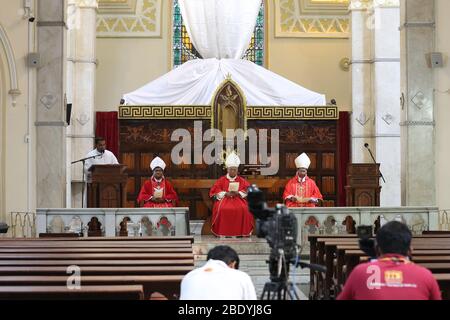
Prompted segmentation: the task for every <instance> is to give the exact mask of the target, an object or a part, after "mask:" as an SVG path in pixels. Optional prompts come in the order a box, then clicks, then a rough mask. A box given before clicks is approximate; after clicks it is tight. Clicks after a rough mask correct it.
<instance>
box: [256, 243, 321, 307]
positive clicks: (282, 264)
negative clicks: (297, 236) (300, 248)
mask: <svg viewBox="0 0 450 320" xmlns="http://www.w3.org/2000/svg"><path fill="white" fill-rule="evenodd" d="M299 258H300V256H299V255H298V252H297V257H296V259H295V261H287V260H286V257H285V255H284V250H282V249H281V250H279V252H278V256H275V255H271V256H270V260H269V261H267V263H268V264H269V270H270V281H269V282H266V283H265V284H264V288H263V292H262V294H261V300H287V299H286V298H287V297H289V300H300V297H299V296H298V294H297V291H296V290H295V288H296V286H295V284H294V283H292V282H290V281H289V265H290V264H291V263H292V264H293V266H294V268H297V267H300V268H302V269H303V268H308V269H311V270H314V271H317V272H322V273H326V271H327V270H326V268H325V267H324V266H321V265H316V264H310V263H306V262H300V261H299ZM265 297H266V298H265Z"/></svg>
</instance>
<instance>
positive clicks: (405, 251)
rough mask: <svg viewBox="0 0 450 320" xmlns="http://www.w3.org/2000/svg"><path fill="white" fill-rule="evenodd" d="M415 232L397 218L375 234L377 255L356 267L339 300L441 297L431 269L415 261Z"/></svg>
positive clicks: (429, 298)
mask: <svg viewBox="0 0 450 320" xmlns="http://www.w3.org/2000/svg"><path fill="white" fill-rule="evenodd" d="M411 239H412V234H411V231H410V230H409V229H408V227H407V226H406V225H405V224H403V223H401V222H397V221H392V222H389V223H387V224H386V225H384V226H383V227H382V228H381V229H380V230H379V231H378V232H377V236H376V245H375V250H376V254H377V257H378V259H376V260H372V261H371V262H369V263H364V264H360V265H358V266H357V267H356V268H355V269H353V271H352V273H351V274H350V276H349V278H348V279H347V282H346V283H345V286H344V289H343V291H342V292H341V294H340V295H339V296H338V298H337V299H338V300H441V299H442V298H441V292H440V290H439V286H438V284H437V282H436V280H435V279H434V277H433V275H432V274H431V272H430V271H429V270H428V269H425V268H423V267H421V266H419V265H416V264H414V263H413V262H411V261H410V259H409V258H408V257H409V256H410V255H411V252H412V249H411Z"/></svg>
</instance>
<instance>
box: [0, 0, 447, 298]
mask: <svg viewBox="0 0 450 320" xmlns="http://www.w3.org/2000/svg"><path fill="white" fill-rule="evenodd" d="M0 7H1V10H0V300H3V299H41V298H46V299H61V298H62V299H66V298H73V297H76V298H81V299H95V298H99V297H100V298H103V299H117V298H119V299H146V300H148V299H158V298H159V299H179V297H180V283H181V281H182V279H183V277H184V276H185V275H186V274H188V273H189V272H190V271H192V270H194V269H195V268H197V267H200V266H202V265H203V264H204V263H205V262H207V260H208V259H207V255H208V251H209V250H211V249H213V248H215V247H216V246H220V245H227V246H230V247H232V248H234V250H236V252H237V253H238V254H239V256H240V259H241V261H240V268H239V269H240V270H242V271H244V272H246V273H247V274H248V275H249V276H250V278H251V280H252V282H253V284H254V287H255V291H256V294H257V296H258V298H259V297H261V298H263V297H264V295H265V294H267V292H266V291H267V288H268V287H267V282H268V281H270V280H271V281H272V282H273V281H275V280H274V279H278V280H279V279H280V278H283V277H281V276H280V274H278V276H276V275H274V273H275V271H274V270H275V269H276V268H274V266H273V265H272V264H271V263H275V262H276V263H278V262H279V259H281V258H280V257H281V253H280V256H277V254H278V252H279V250H278V249H280V248H278V247H277V248H276V247H275V246H276V245H275V244H274V243H277V245H278V244H279V242H282V243H283V245H284V246H285V247H283V248H284V249H283V250H285V251H283V252H284V253H283V255H284V254H286V257H284V256H283V259H287V260H288V259H293V260H292V261H294V260H295V259H296V258H298V259H301V260H302V261H305V263H307V265H304V266H302V267H299V266H298V265H297V266H296V265H295V263H294V262H295V261H294V262H293V263H294V265H291V266H290V268H289V264H290V262H292V261H288V266H287V267H284V268H283V272H285V273H286V277H285V278H283V279H284V280H283V281H287V279H289V281H291V282H289V283H290V284H291V283H292V284H293V288H291V289H292V290H290V291H289V296H290V298H292V299H300V300H308V299H309V300H319V299H336V298H337V297H338V295H339V294H340V293H341V292H342V291H343V287H344V285H345V283H346V280H347V279H348V278H349V275H350V273H351V271H352V270H355V268H357V266H358V265H359V264H360V263H362V262H364V261H366V260H367V254H366V251H364V250H362V251H361V250H360V246H359V245H358V241H357V240H358V237H359V238H361V232H363V231H364V230H366V231H367V230H369V231H368V232H369V233H370V237H371V239H372V238H374V237H376V234H377V231H379V230H380V228H382V227H383V226H384V225H386V224H387V223H388V222H392V221H398V222H401V223H403V224H405V225H407V226H408V228H409V230H410V232H411V235H412V244H413V247H414V252H413V254H412V260H413V261H414V262H415V263H416V264H419V265H421V266H423V267H425V268H428V269H429V270H431V272H432V274H433V276H434V277H435V279H436V281H437V283H438V284H439V288H440V290H441V293H442V298H443V299H450V266H449V265H448V261H449V260H450V251H448V249H449V248H450V220H449V219H450V218H449V213H450V197H449V196H448V195H449V192H450V166H449V165H448V159H449V158H450V146H449V144H448V141H447V139H448V137H450V126H447V125H445V121H446V120H448V119H450V64H449V54H450V20H448V17H447V16H448V14H449V13H450V1H448V0H246V1H243V0H240V1H238V0H227V1H225V0H209V1H208V0H0ZM96 161H97V162H96ZM302 170H303V171H302ZM158 172H159V173H158ZM302 172H304V173H302ZM251 185H252V186H253V187H252V188H249V186H251ZM290 186H292V188H291V189H289V188H290ZM256 187H257V188H256ZM313 189H314V190H315V191H312V190H313ZM257 191H258V192H259V193H258V192H257ZM19 195H20V197H19ZM256 201H260V203H258V204H257V203H256ZM263 202H264V203H265V204H264V206H263ZM281 204H285V205H286V206H287V207H288V208H286V207H284V206H282V205H281ZM285 209H286V210H285ZM269 212H270V214H269ZM283 213H284V214H285V215H284V216H283V217H285V218H286V219H288V217H290V219H291V220H290V222H289V223H288V226H286V224H282V223H281V222H280V223H279V224H278V222H277V223H274V224H273V225H272V224H271V225H270V226H271V227H270V228H272V229H270V228H269V224H268V223H266V225H265V227H266V229H264V227H262V226H263V224H264V223H265V222H267V221H268V220H270V219H274V220H273V221H278V220H276V219H278V218H277V217H278V216H280V215H282V214H283ZM270 215H271V216H270ZM269 216H270V217H269ZM280 219H281V218H280ZM241 220H242V221H241ZM280 221H281V220H280ZM282 228H285V229H282ZM244 230H245V231H244ZM271 232H273V234H271ZM289 232H292V235H293V237H291V238H289V239H290V240H291V241H293V242H294V243H293V244H292V247H291V248H290V249H292V250H293V251H295V254H294V253H292V257H291V256H289V255H290V254H291V253H289V252H290V249H288V248H287V244H286V243H287V242H288V241H287V239H288V237H285V235H286V233H289ZM268 235H271V237H268ZM283 237H284V238H283ZM265 238H266V239H265ZM268 238H270V239H272V240H270V241H267V240H268ZM274 238H277V239H279V242H276V241H274V240H273V239H274ZM292 239H293V240H292ZM271 241H272V242H271ZM294 247H295V250H294ZM277 250H278V251H277ZM287 256H289V257H288V258H287ZM268 257H270V262H269V264H268V263H266V260H267V259H268ZM308 263H310V264H313V265H321V266H324V267H326V270H325V271H321V269H320V268H319V269H314V267H311V265H309V264H308ZM69 266H72V267H73V266H75V269H74V270H72V271H73V272H74V273H73V274H74V277H76V276H77V272H81V273H82V274H83V275H82V276H81V289H80V288H79V290H71V288H69V287H70V286H69V284H68V283H69V282H68V280H67V268H68V267H69ZM280 270H281V269H280ZM133 277H135V279H133ZM74 283H75V284H74V285H77V281H75V282H74ZM66 284H67V285H66ZM12 288H13V289H12Z"/></svg>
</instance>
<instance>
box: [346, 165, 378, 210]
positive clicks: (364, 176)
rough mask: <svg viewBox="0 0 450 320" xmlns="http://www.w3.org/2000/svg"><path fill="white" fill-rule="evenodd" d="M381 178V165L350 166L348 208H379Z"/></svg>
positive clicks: (347, 189) (347, 195) (347, 187)
mask: <svg viewBox="0 0 450 320" xmlns="http://www.w3.org/2000/svg"><path fill="white" fill-rule="evenodd" d="M380 177H381V175H380V164H356V163H354V164H349V165H348V167H347V184H348V185H347V186H345V193H346V204H347V207H379V206H380V192H381V186H380Z"/></svg>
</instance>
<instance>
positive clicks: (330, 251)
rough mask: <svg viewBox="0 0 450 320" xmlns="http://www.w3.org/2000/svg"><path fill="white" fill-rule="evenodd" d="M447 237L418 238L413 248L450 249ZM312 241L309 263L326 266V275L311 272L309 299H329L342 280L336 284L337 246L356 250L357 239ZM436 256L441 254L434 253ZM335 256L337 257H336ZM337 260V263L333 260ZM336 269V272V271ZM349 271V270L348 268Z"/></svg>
mask: <svg viewBox="0 0 450 320" xmlns="http://www.w3.org/2000/svg"><path fill="white" fill-rule="evenodd" d="M448 237H449V236H448V235H447V236H443V235H441V234H439V235H431V236H428V235H426V236H418V237H414V238H413V248H416V250H417V249H434V248H436V249H439V250H442V249H448V248H449V247H450V238H448ZM310 239H311V240H312V241H313V244H314V245H313V246H312V248H311V261H315V263H318V264H323V265H326V266H327V273H326V276H325V279H323V277H321V275H320V274H318V273H314V272H311V278H312V279H313V282H312V283H311V291H312V294H311V295H310V297H311V298H318V297H321V296H323V297H325V298H326V299H327V298H329V297H330V291H331V290H332V287H333V285H336V282H339V283H341V282H342V280H341V279H339V280H338V281H336V282H333V280H336V279H335V278H336V277H335V276H336V274H338V275H339V274H340V273H339V271H340V269H341V265H342V258H341V257H340V256H339V253H337V251H336V249H337V246H338V245H340V244H342V245H348V246H354V247H353V249H355V250H356V249H358V248H359V245H358V239H357V238H356V237H355V236H352V235H346V236H344V237H337V236H328V237H324V238H319V237H318V236H313V237H310ZM435 254H436V255H439V254H442V252H441V253H439V252H435ZM336 255H337V256H336ZM335 258H337V262H336V260H335ZM336 269H337V271H336ZM350 269H351V268H350Z"/></svg>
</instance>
